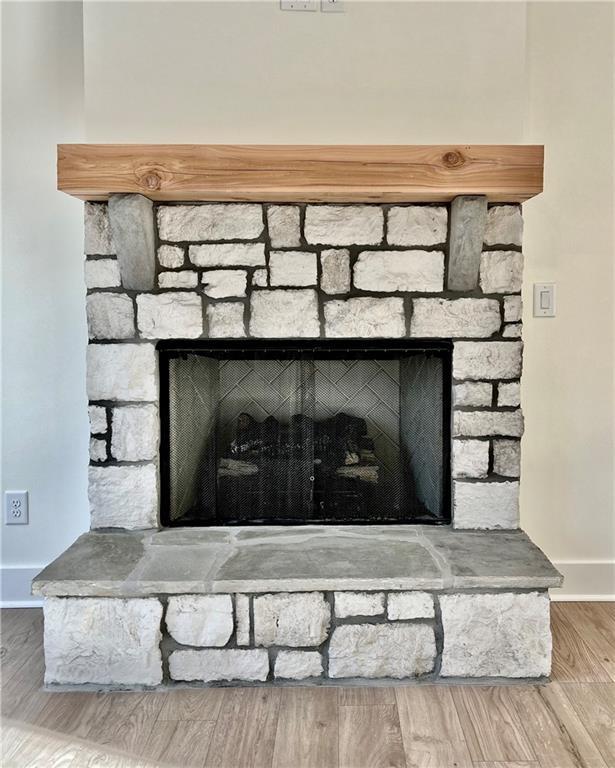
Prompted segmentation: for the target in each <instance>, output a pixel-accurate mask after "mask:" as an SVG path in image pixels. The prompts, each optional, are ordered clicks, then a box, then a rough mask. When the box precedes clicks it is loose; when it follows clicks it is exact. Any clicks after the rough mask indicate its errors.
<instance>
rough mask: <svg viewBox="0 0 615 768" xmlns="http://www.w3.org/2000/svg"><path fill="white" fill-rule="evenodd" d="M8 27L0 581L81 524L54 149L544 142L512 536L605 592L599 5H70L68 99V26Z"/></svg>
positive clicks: (74, 249) (73, 358)
mask: <svg viewBox="0 0 615 768" xmlns="http://www.w3.org/2000/svg"><path fill="white" fill-rule="evenodd" d="M15 5H16V6H18V7H14V6H11V4H10V3H8V4H7V3H5V4H4V9H5V10H4V17H5V26H6V27H7V28H6V29H5V37H6V39H7V43H8V44H5V45H4V47H3V48H4V49H3V63H4V65H5V66H4V73H5V75H4V76H5V78H6V80H7V82H6V84H5V87H4V91H5V99H6V98H10V99H12V102H13V104H14V109H13V111H12V114H11V115H10V116H7V112H6V110H5V114H4V126H3V128H4V153H5V169H4V188H5V208H6V213H5V227H4V229H5V231H4V249H5V263H4V277H3V286H4V291H5V306H4V329H3V332H4V338H5V343H4V375H5V382H4V393H3V405H4V410H5V424H4V430H3V434H4V467H5V472H4V484H5V487H11V488H15V487H19V486H23V487H26V488H29V489H30V490H31V492H32V500H31V506H32V509H31V515H32V523H31V525H30V526H29V528H28V529H18V530H15V529H10V530H7V529H6V528H5V529H4V531H3V532H4V542H3V544H4V549H3V551H4V555H3V557H4V562H5V564H7V565H12V566H19V567H21V566H25V565H39V564H40V565H43V564H44V563H46V562H47V561H48V560H50V559H52V558H53V557H54V556H55V555H57V554H58V552H59V551H60V550H61V549H63V548H64V547H65V546H67V545H68V544H69V543H70V541H71V540H72V539H74V538H75V536H76V535H77V534H78V533H79V532H80V531H81V530H85V529H86V528H87V524H88V522H87V502H86V490H85V455H86V441H87V423H86V418H85V393H84V371H83V347H84V344H85V336H86V333H85V322H84V309H83V288H82V286H81V265H80V261H81V218H80V216H81V214H80V205H79V203H77V202H75V201H72V200H69V199H68V198H66V197H63V196H62V195H59V194H57V193H55V192H53V152H54V148H53V144H55V143H56V142H57V141H71V140H87V141H101V142H114V141H128V142H130V141H134V142H153V141H160V142H169V143H171V142H199V143H206V142H229V143H232V142H237V143H241V142H253V143H257V142H262V143H277V142H279V143H292V142H302V143H318V142H330V143H361V142H365V143H369V142H373V143H387V142H391V143H440V142H442V143H447V142H454V143H458V142H461V143H481V142H483V143H503V142H511V143H515V142H524V141H525V142H530V141H532V142H533V141H535V142H542V141H544V143H546V144H547V173H546V185H547V186H546V192H545V193H544V195H543V196H542V197H540V198H538V199H537V200H534V201H531V202H530V203H528V205H527V206H526V210H525V215H526V221H527V228H526V233H527V234H526V239H525V242H526V252H527V255H528V258H527V272H526V295H527V296H529V290H528V289H529V286H530V283H531V281H533V280H538V279H540V280H548V279H555V280H557V281H558V283H559V299H560V304H559V313H558V317H557V318H556V319H554V320H534V319H533V318H532V317H531V313H530V312H528V311H527V309H529V303H528V307H526V317H525V321H526V326H525V338H526V342H527V349H526V366H525V378H526V381H525V383H524V405H525V407H526V414H527V421H528V432H527V437H526V438H525V440H524V468H523V473H524V489H523V498H522V503H523V511H522V517H523V524H524V526H525V527H526V529H527V530H528V531H529V532H530V533H531V534H532V535H533V536H534V537H535V539H536V540H537V542H538V543H539V544H540V545H541V546H543V547H544V548H545V550H546V551H547V553H548V554H549V555H550V556H551V557H553V558H555V559H556V560H578V561H582V562H583V563H584V565H583V566H582V567H581V566H579V567H576V569H574V568H573V570H574V573H572V574H571V583H572V584H573V589H574V591H575V592H578V593H588V592H592V593H600V592H602V593H607V592H615V587H613V586H612V585H611V583H610V575H609V574H608V572H607V570H606V566H604V565H596V564H595V563H594V561H596V560H603V561H611V562H612V561H613V558H614V556H615V553H614V549H613V547H614V546H615V545H614V543H613V537H612V536H611V533H612V526H613V471H612V470H613V465H612V461H613V443H612V441H613V424H614V416H615V414H614V407H613V378H612V377H613V369H612V358H613V354H612V351H613V315H612V303H613V298H614V289H613V273H612V232H611V231H610V229H609V224H608V223H607V222H609V221H610V220H611V208H610V206H611V204H612V203H611V200H610V198H609V195H610V194H611V187H612V162H613V147H612V138H611V137H612V113H611V111H610V110H611V106H610V105H611V98H610V97H611V90H610V88H611V85H610V82H609V77H610V73H611V71H612V54H613V50H612V49H613V43H612V11H613V9H612V7H611V6H610V5H607V4H604V5H596V6H591V5H588V4H586V3H578V4H577V3H569V4H567V3H561V4H560V3H550V4H537V5H535V6H533V5H532V6H529V7H527V8H526V6H525V4H524V3H452V2H451V3H446V2H442V3H388V2H357V3H353V2H347V3H346V13H344V14H328V15H326V14H320V13H313V14H311V13H305V14H303V13H296V14H294V13H283V12H281V11H279V10H278V6H277V3H276V2H267V3H260V2H249V3H234V2H227V3H204V2H203V3H196V2H190V3H181V2H173V3H170V2H158V3H146V2H141V3H124V2H113V3H109V2H88V3H86V4H85V5H84V8H83V53H84V72H83V92H82V91H81V76H82V72H81V69H80V55H81V45H82V38H81V28H80V20H79V19H80V16H79V14H80V13H81V11H80V5H79V4H78V3H66V4H65V5H62V4H59V3H58V4H56V3H53V2H52V3H40V4H38V3H37V4H29V3H24V4H21V3H17V4H15ZM7 8H8V11H7ZM20 28H21V29H22V30H24V29H26V30H27V31H26V32H22V33H21V34H23V35H24V37H22V38H21V44H18V37H17V33H18V30H19V29H20ZM43 30H44V32H45V35H44V39H43V40H41V41H40V43H38V42H37V43H36V44H35V43H34V41H35V40H36V41H38V38H39V37H41V36H42V32H43ZM81 93H83V95H84V98H85V128H84V129H83V136H82V135H81V132H82V119H81V104H80V94H81ZM7 128H8V131H7ZM24 169H25V173H26V176H25V177H24V175H23V174H24ZM20 174H21V175H20ZM33 211H34V214H33ZM8 254H10V258H7V255H8ZM32 285H35V288H34V292H35V294H34V296H33V295H32ZM26 288H27V289H28V291H29V292H30V293H29V294H28V296H29V297H30V299H29V302H28V312H27V313H25V314H22V313H20V312H19V311H16V309H17V301H18V300H19V297H20V296H22V295H24V292H25V290H26ZM590 289H591V290H590ZM588 337H589V341H588ZM59 342H61V344H60V343H59ZM600 354H602V355H603V357H602V359H601V358H600V357H599V355H600ZM8 360H10V361H11V364H10V368H9V367H8V365H7V361H8ZM554 372H555V373H554ZM554 382H555V383H556V385H555V386H554ZM24 573H25V572H24ZM14 582H15V579H13V580H12V581H11V584H13V586H12V587H11V589H13V590H15V589H17V587H16V586H14ZM6 583H7V585H8V580H6ZM12 594H16V593H15V592H13V593H12Z"/></svg>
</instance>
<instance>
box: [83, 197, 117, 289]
mask: <svg viewBox="0 0 615 768" xmlns="http://www.w3.org/2000/svg"><path fill="white" fill-rule="evenodd" d="M83 226H84V243H83V251H84V253H86V254H88V255H89V256H112V255H113V254H115V249H114V246H113V242H112V239H111V227H110V225H109V209H108V207H107V204H106V203H85V204H84V206H83ZM101 287H103V286H101ZM104 287H106V286H104Z"/></svg>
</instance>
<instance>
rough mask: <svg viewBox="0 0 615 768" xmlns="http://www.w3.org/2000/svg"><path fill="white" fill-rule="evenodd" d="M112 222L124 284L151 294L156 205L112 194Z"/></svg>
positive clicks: (142, 198)
mask: <svg viewBox="0 0 615 768" xmlns="http://www.w3.org/2000/svg"><path fill="white" fill-rule="evenodd" d="M109 223H110V225H111V232H112V235H113V244H114V246H115V252H116V254H117V261H118V264H119V265H120V275H121V276H122V285H123V286H124V288H126V289H127V290H134V291H151V290H152V288H154V285H155V280H154V278H155V274H156V245H155V242H154V204H153V203H152V201H151V200H149V199H148V198H147V197H144V196H143V195H111V197H110V198H109Z"/></svg>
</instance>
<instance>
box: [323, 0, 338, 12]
mask: <svg viewBox="0 0 615 768" xmlns="http://www.w3.org/2000/svg"><path fill="white" fill-rule="evenodd" d="M320 10H321V11H322V12H323V13H344V0H320Z"/></svg>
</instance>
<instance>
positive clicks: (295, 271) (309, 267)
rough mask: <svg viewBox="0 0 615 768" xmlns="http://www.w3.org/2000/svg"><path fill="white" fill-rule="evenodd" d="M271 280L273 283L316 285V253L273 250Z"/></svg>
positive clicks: (271, 254)
mask: <svg viewBox="0 0 615 768" xmlns="http://www.w3.org/2000/svg"><path fill="white" fill-rule="evenodd" d="M269 282H270V283H271V285H316V283H317V282H318V266H317V259H316V254H315V253H308V252H306V251H271V253H270V254H269Z"/></svg>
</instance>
